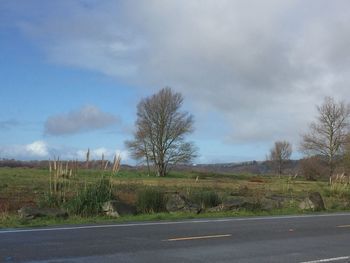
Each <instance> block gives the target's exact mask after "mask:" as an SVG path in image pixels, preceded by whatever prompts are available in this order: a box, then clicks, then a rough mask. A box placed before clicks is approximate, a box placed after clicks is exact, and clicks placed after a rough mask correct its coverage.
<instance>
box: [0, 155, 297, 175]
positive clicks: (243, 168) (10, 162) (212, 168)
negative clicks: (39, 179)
mask: <svg viewBox="0 0 350 263" xmlns="http://www.w3.org/2000/svg"><path fill="white" fill-rule="evenodd" d="M299 163H300V160H291V161H289V162H288V163H287V164H286V166H285V167H286V168H285V173H286V174H295V172H296V171H297V170H298V166H299ZM79 166H80V167H82V168H83V167H85V162H83V161H82V162H79ZM89 166H90V168H96V169H98V168H99V167H100V166H101V161H98V160H92V161H90V165H89ZM0 167H27V168H48V167H49V161H47V160H46V161H19V160H14V159H2V160H0ZM143 168H145V167H143V166H131V165H122V169H127V170H133V169H143ZM171 169H172V170H176V171H197V172H211V173H236V174H242V173H252V174H273V173H275V169H274V166H273V163H271V162H270V161H250V162H240V163H216V164H196V165H176V166H174V167H171Z"/></svg>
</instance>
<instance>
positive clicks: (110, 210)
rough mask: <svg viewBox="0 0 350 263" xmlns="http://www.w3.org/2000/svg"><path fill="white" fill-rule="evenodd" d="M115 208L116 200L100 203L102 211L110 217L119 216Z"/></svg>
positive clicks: (116, 206)
mask: <svg viewBox="0 0 350 263" xmlns="http://www.w3.org/2000/svg"><path fill="white" fill-rule="evenodd" d="M117 208H118V205H117V201H107V202H105V203H103V205H102V211H103V213H105V214H106V215H108V216H111V217H120V215H119V213H118V211H117Z"/></svg>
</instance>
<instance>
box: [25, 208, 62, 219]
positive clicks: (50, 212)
mask: <svg viewBox="0 0 350 263" xmlns="http://www.w3.org/2000/svg"><path fill="white" fill-rule="evenodd" d="M18 214H19V216H20V217H21V218H22V219H34V218H37V217H57V218H67V217H68V213H67V212H66V211H64V210H62V209H59V208H36V207H22V208H21V209H19V210H18Z"/></svg>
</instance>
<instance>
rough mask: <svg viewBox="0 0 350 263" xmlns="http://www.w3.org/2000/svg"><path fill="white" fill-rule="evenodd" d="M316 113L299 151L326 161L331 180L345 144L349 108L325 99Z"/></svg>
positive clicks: (343, 103) (329, 98) (347, 105)
mask: <svg viewBox="0 0 350 263" xmlns="http://www.w3.org/2000/svg"><path fill="white" fill-rule="evenodd" d="M317 111H318V116H317V120H316V121H315V122H312V123H311V124H310V132H309V133H307V134H304V135H303V141H302V144H301V150H302V151H303V152H304V153H306V154H308V155H318V156H320V157H322V158H323V159H324V160H325V161H327V165H328V168H329V176H330V178H331V176H332V175H333V173H334V170H335V168H336V161H337V156H338V155H340V154H341V151H342V150H343V148H344V146H345V143H346V137H347V133H348V127H349V122H348V120H349V117H350V106H349V104H345V102H336V101H335V100H334V99H333V98H331V97H326V98H325V99H324V102H323V104H322V105H321V106H317Z"/></svg>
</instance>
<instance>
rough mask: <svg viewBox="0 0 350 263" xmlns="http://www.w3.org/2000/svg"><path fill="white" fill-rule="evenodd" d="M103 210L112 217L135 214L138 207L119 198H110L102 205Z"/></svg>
mask: <svg viewBox="0 0 350 263" xmlns="http://www.w3.org/2000/svg"><path fill="white" fill-rule="evenodd" d="M102 210H103V212H104V213H105V214H106V215H108V216H112V217H120V216H125V215H135V214H136V207H135V206H132V205H129V204H126V203H124V202H121V201H118V200H110V201H107V202H105V203H104V204H103V205H102Z"/></svg>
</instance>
